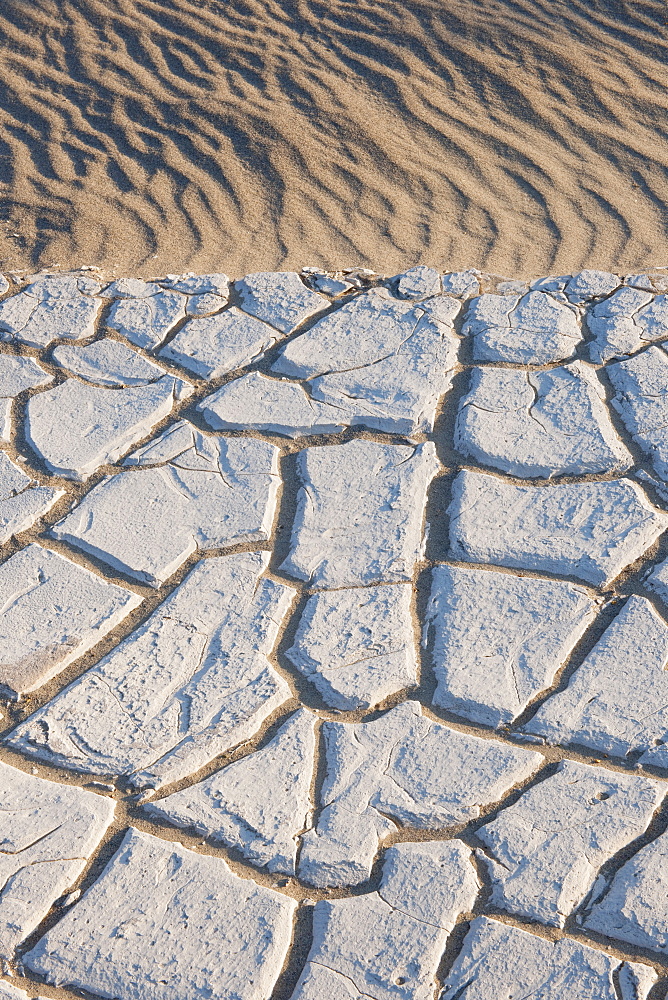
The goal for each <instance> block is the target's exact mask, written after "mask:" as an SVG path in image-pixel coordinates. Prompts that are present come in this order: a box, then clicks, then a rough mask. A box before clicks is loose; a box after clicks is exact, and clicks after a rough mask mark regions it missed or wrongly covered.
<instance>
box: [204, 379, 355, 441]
mask: <svg viewBox="0 0 668 1000" xmlns="http://www.w3.org/2000/svg"><path fill="white" fill-rule="evenodd" d="M197 409H198V411H199V412H200V413H201V414H202V416H203V418H204V420H205V421H206V423H207V425H208V426H209V427H211V428H212V429H213V430H215V431H227V430H232V431H241V430H254V431H260V432H262V431H265V432H267V433H269V434H282V435H285V436H286V437H291V438H298V437H303V436H304V435H307V434H338V433H339V431H342V430H343V429H344V427H347V426H349V425H350V423H351V422H352V414H351V411H350V410H349V409H348V408H346V407H345V406H343V405H342V406H330V405H329V404H327V403H321V402H319V400H317V399H313V398H312V397H311V396H309V394H308V392H307V391H306V389H305V388H304V387H303V386H302V384H301V383H300V382H291V381H289V380H288V379H275V378H267V377H266V375H261V374H260V373H259V372H250V374H248V375H242V377H241V378H238V379H235V380H234V381H233V382H228V383H227V385H224V386H222V387H221V388H220V389H218V390H217V391H216V392H214V393H212V394H211V395H210V396H206V397H205V399H203V400H202V402H201V403H200V404H199V405H198V407H197Z"/></svg>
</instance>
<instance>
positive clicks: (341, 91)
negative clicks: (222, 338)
mask: <svg viewBox="0 0 668 1000" xmlns="http://www.w3.org/2000/svg"><path fill="white" fill-rule="evenodd" d="M667 22H668V13H666V7H665V3H664V0H637V2H633V3H631V2H628V3H624V2H622V0H568V2H559V0H458V2H454V0H411V2H406V3H399V2H395V0H282V2H280V3H279V2H277V0H4V3H3V5H2V10H1V11H0V72H1V73H2V77H3V79H4V80H5V84H6V86H5V89H4V90H3V92H2V95H1V96H0V128H1V131H0V164H1V165H0V196H1V200H2V211H3V214H2V218H1V219H0V234H1V235H0V266H2V267H4V268H8V267H10V266H16V267H34V266H38V265H39V266H44V265H53V264H55V263H58V264H60V265H61V266H64V267H66V266H72V265H75V264H82V263H87V264H99V265H102V266H103V267H105V268H106V269H108V270H112V271H117V272H118V273H124V272H130V271H132V272H134V273H137V272H138V271H139V272H141V273H144V274H146V273H151V272H160V271H165V270H174V269H177V268H178V269H186V268H192V269H195V270H207V269H211V268H221V267H222V268H224V269H226V270H227V271H228V272H229V273H231V274H233V275H237V274H239V273H242V272H244V271H247V270H253V269H260V268H279V267H285V266H287V267H299V266H301V265H304V264H320V265H325V266H330V267H336V266H342V265H351V266H352V265H367V266H372V267H375V268H377V269H379V270H385V271H387V272H390V273H391V272H393V271H397V270H400V269H402V268H403V267H405V266H408V265H410V264H413V263H415V262H417V261H418V260H421V261H425V262H427V263H433V264H436V265H438V266H441V267H443V268H457V267H459V266H463V265H467V266H468V265H477V266H479V267H485V268H488V269H491V270H496V271H499V272H502V273H512V274H513V275H533V274H538V273H546V272H548V271H550V270H554V271H562V270H572V269H574V268H577V267H579V266H581V265H589V266H602V267H609V268H613V269H618V270H624V269H626V268H628V269H634V268H639V267H648V266H650V265H656V264H668V247H667V246H666V236H667V233H668V217H667V215H666V207H665V205H666V190H667V184H666V181H667V173H668V129H667V124H666V123H667V122H668V114H667V112H668V91H667V90H666V69H665V67H666V57H667V55H668V28H667V27H666V24H667ZM14 233H18V234H19V236H18V237H16V236H13V235H12V234H14Z"/></svg>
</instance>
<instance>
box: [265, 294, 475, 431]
mask: <svg viewBox="0 0 668 1000" xmlns="http://www.w3.org/2000/svg"><path fill="white" fill-rule="evenodd" d="M459 308H460V303H459V302H458V301H457V300H456V299H452V298H448V297H446V296H436V297H435V298H432V299H429V300H428V301H426V302H418V303H415V302H406V301H402V300H399V299H394V298H392V297H391V296H390V294H389V292H388V291H387V289H384V288H380V289H372V290H371V291H369V292H366V293H365V294H363V295H360V296H358V297H356V298H355V299H353V300H352V301H351V302H348V303H347V304H346V305H344V306H342V307H341V308H340V309H338V310H337V311H336V312H334V313H332V314H331V315H329V316H325V317H324V318H323V319H321V320H319V321H318V322H317V323H316V324H315V325H314V326H313V327H311V329H310V330H308V332H306V333H303V334H302V335H301V336H299V337H295V339H294V340H291V341H290V342H289V343H288V344H286V345H285V347H283V348H282V349H281V351H280V354H279V358H278V360H277V361H276V362H275V363H274V364H273V366H272V371H275V372H279V373H280V374H282V375H287V376H289V377H291V378H308V379H310V380H311V381H310V382H309V392H310V394H311V395H312V396H313V398H314V399H317V400H320V401H322V402H324V403H329V404H330V405H332V406H335V407H341V408H342V409H343V410H349V411H350V412H351V413H354V414H355V419H354V420H352V419H350V418H349V420H348V422H349V423H357V424H362V425H366V426H367V427H371V428H375V429H377V430H381V431H387V432H390V433H397V434H413V433H416V432H420V431H429V430H431V429H432V428H433V425H434V419H435V416H436V409H437V406H438V402H439V399H440V398H441V396H443V394H444V393H446V392H447V390H448V389H449V388H450V384H451V382H452V375H453V370H454V367H455V364H456V350H457V341H456V339H455V337H454V336H453V320H454V318H455V316H456V315H457V313H458V311H459Z"/></svg>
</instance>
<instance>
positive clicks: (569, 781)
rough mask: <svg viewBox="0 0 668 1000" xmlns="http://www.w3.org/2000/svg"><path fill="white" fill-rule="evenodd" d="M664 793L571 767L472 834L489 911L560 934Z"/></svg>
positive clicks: (653, 785)
mask: <svg viewBox="0 0 668 1000" xmlns="http://www.w3.org/2000/svg"><path fill="white" fill-rule="evenodd" d="M666 791H668V788H666V786H664V785H662V784H661V783H660V782H658V781H650V780H649V779H647V778H641V777H637V776H634V775H630V774H615V773H613V772H611V771H604V770H603V769H602V768H600V767H589V766H588V765H586V764H577V763H575V762H574V761H571V760H565V761H561V763H560V764H559V770H558V771H557V773H556V774H553V775H552V776H551V777H549V778H546V779H545V780H544V781H541V782H539V783H538V784H537V785H534V786H533V787H532V788H529V789H527V791H526V792H524V794H523V795H522V796H521V798H520V799H519V800H518V801H517V802H515V803H514V804H513V805H511V806H508V807H507V808H505V809H502V810H501V812H500V813H499V814H498V816H497V817H496V819H494V820H492V821H491V823H486V824H485V825H484V826H482V827H480V829H479V830H477V831H476V836H477V837H478V838H479V839H480V840H481V841H482V842H483V844H485V845H486V847H487V848H488V850H489V855H488V864H489V868H490V874H491V876H492V879H493V883H492V903H493V904H495V905H496V906H499V907H500V908H501V909H502V910H506V911H507V912H508V913H513V914H518V915H519V916H522V917H528V918H529V919H531V920H538V921H539V922H540V923H542V924H550V925H552V926H554V927H563V926H564V923H565V921H566V918H567V917H568V916H569V914H570V913H572V912H573V910H574V909H575V908H576V906H578V905H579V904H580V903H581V902H582V900H583V899H584V898H585V896H586V895H587V893H588V892H589V890H590V889H591V887H592V885H593V883H594V879H595V878H596V874H597V871H598V869H599V868H600V867H601V865H602V864H603V863H604V862H605V861H607V860H608V859H609V858H611V857H612V856H613V855H614V854H616V853H617V851H620V850H621V849H622V848H623V847H625V846H626V845H627V844H630V843H631V841H632V840H635V838H636V837H639V836H640V835H641V834H642V833H644V832H645V830H646V829H647V826H648V824H649V822H650V820H651V819H652V816H653V814H654V811H655V810H656V809H657V808H658V806H659V805H660V804H661V801H662V800H663V798H664V796H665V794H666Z"/></svg>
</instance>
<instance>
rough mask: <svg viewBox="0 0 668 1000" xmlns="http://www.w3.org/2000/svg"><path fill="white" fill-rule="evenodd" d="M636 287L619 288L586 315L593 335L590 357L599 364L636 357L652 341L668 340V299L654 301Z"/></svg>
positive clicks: (660, 298)
mask: <svg viewBox="0 0 668 1000" xmlns="http://www.w3.org/2000/svg"><path fill="white" fill-rule="evenodd" d="M651 291H652V288H651V285H650V289H649V291H647V290H643V289H640V288H637V287H625V288H620V289H618V290H617V291H616V292H614V293H613V294H612V295H611V296H610V298H608V299H604V300H603V301H602V302H599V303H598V304H597V305H595V306H593V308H592V309H591V310H590V311H589V312H588V314H587V326H588V327H589V329H590V331H591V333H592V334H593V335H594V340H593V341H592V343H591V344H590V345H589V356H590V358H591V360H592V361H595V362H596V363H598V364H601V363H603V362H606V361H609V360H610V359H611V358H623V357H624V356H626V355H629V354H634V353H635V352H636V351H638V350H639V349H640V348H641V347H644V346H645V345H646V344H647V343H649V342H651V341H653V340H663V339H665V338H666V337H668V296H666V295H657V296H656V298H654V297H653V296H652V295H651V294H650V292H651Z"/></svg>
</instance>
